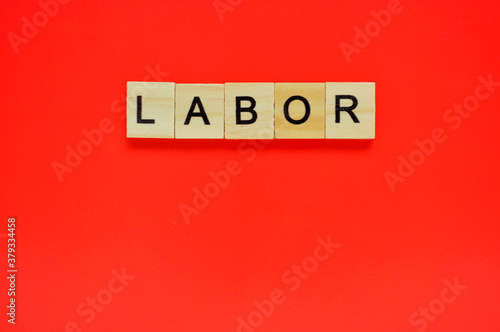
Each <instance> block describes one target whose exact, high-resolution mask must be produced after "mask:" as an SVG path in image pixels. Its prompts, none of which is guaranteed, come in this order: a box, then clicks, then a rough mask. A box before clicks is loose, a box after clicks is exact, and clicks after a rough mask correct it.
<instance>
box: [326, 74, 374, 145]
mask: <svg viewBox="0 0 500 332" xmlns="http://www.w3.org/2000/svg"><path fill="white" fill-rule="evenodd" d="M338 96H353V97H355V98H356V100H357V106H356V108H355V109H353V110H352V113H353V114H354V115H355V116H356V118H357V120H358V121H359V123H356V122H355V121H354V119H353V117H352V116H351V115H350V114H349V113H348V112H345V111H340V112H338V113H339V114H336V113H337V112H336V107H338V106H340V107H341V108H345V107H349V106H351V105H352V104H353V101H352V100H351V99H347V98H345V99H342V98H340V100H339V101H337V99H338ZM336 120H338V121H339V122H338V123H337V122H336ZM326 138H340V139H342V138H343V139H347V138H359V139H373V138H375V83H326Z"/></svg>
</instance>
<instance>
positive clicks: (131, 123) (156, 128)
mask: <svg viewBox="0 0 500 332" xmlns="http://www.w3.org/2000/svg"><path fill="white" fill-rule="evenodd" d="M138 96H140V99H141V101H142V102H141V104H142V119H147V120H154V123H138V121H137V112H138V109H137V99H138V98H137V97H138ZM174 96H175V83H165V82H127V137H140V138H174V110H175V109H174V105H175V103H174ZM149 122H151V121H149Z"/></svg>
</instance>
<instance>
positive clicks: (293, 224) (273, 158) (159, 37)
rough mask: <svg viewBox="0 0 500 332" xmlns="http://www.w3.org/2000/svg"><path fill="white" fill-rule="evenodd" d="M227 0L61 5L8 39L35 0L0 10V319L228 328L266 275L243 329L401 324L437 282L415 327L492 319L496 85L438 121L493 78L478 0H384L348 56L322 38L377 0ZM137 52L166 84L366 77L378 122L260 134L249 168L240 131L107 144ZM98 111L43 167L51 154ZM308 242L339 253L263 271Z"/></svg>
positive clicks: (58, 326)
mask: <svg viewBox="0 0 500 332" xmlns="http://www.w3.org/2000/svg"><path fill="white" fill-rule="evenodd" d="M236 2H237V1H234V0H233V4H235V5H234V6H231V7H232V11H227V12H225V13H224V20H221V19H220V18H219V16H218V15H217V12H216V10H215V9H214V6H213V4H212V1H211V0H207V1H192V0H185V1H176V2H172V1H154V2H144V1H121V2H119V4H118V2H114V1H113V2H111V3H107V2H88V1H77V0H74V1H71V2H69V3H68V4H64V5H59V12H58V13H57V14H56V15H55V16H54V17H51V18H50V19H49V21H48V23H47V24H46V25H43V26H42V27H40V28H38V33H37V34H36V36H34V37H33V38H28V42H27V43H25V44H21V45H19V46H18V52H17V53H16V52H15V50H14V47H13V46H12V45H11V42H10V41H9V38H8V34H9V33H10V32H12V33H15V34H17V35H20V36H21V35H22V27H23V24H24V23H23V21H22V18H23V17H26V18H28V20H30V21H33V15H35V14H36V13H37V12H39V11H40V10H41V7H40V5H39V4H38V3H37V1H33V0H29V1H21V2H16V1H11V2H5V1H4V2H3V3H2V4H1V5H0V6H1V7H0V8H1V12H2V13H4V14H3V18H2V21H1V23H0V26H1V31H2V33H3V35H4V36H5V37H4V38H3V39H2V42H1V43H0V44H1V54H0V57H1V58H0V59H1V60H2V66H1V73H2V77H3V83H2V91H3V93H2V108H3V110H2V121H1V122H0V142H1V145H2V152H3V153H2V162H1V164H0V167H1V168H0V171H1V174H2V176H1V180H0V181H1V190H0V209H1V210H0V212H1V214H0V215H1V218H2V222H1V223H0V241H1V243H0V246H1V248H2V251H4V252H6V250H7V245H6V243H7V238H6V237H5V235H6V233H7V218H8V217H10V216H14V217H16V218H17V252H16V255H17V264H18V269H19V272H18V276H17V296H16V298H17V324H16V325H15V326H11V324H8V323H7V322H6V320H7V317H6V315H5V313H6V307H5V306H6V305H7V303H8V302H7V301H8V297H7V288H8V285H7V282H6V280H5V279H4V281H3V282H2V283H1V287H2V289H1V290H0V293H1V294H2V296H1V298H2V300H1V301H2V302H1V303H3V304H2V306H1V307H2V308H4V309H2V312H1V316H0V317H3V318H2V321H1V322H0V326H1V330H18V331H65V326H66V324H67V323H68V322H70V321H74V322H76V323H77V324H78V325H79V326H80V328H81V329H82V331H236V330H237V325H238V323H237V321H236V319H237V317H238V316H241V317H245V318H246V317H248V315H249V314H250V313H251V312H252V311H254V310H256V309H255V306H254V305H253V304H252V302H253V301H255V300H257V301H263V300H265V299H269V294H270V292H271V291H272V290H273V289H275V288H279V289H282V290H283V291H284V293H285V295H286V297H287V299H286V301H285V303H283V304H281V305H278V306H276V308H275V311H274V313H273V314H272V315H271V316H270V317H269V318H265V320H264V322H263V324H262V325H261V326H259V327H258V328H256V329H255V331H385V332H387V331H395V332H401V331H408V332H409V331H417V330H418V327H415V326H411V325H410V323H409V317H410V315H412V313H414V312H415V311H417V310H418V309H419V308H420V307H426V306H429V303H431V302H432V301H433V300H434V299H437V298H439V297H440V294H441V290H442V289H443V288H445V280H450V281H453V280H454V279H455V278H457V279H458V281H459V283H460V284H464V285H467V286H468V287H467V289H466V290H464V291H463V293H462V294H461V295H460V296H459V297H457V299H456V301H454V302H453V303H450V304H446V308H445V310H444V312H443V313H442V314H440V315H438V316H437V317H436V318H435V321H433V322H429V323H428V327H427V330H428V331H498V330H499V327H500V320H499V318H498V317H499V309H500V306H499V303H498V299H499V298H500V286H499V285H498V280H500V265H499V258H500V251H499V246H498V238H499V230H500V227H499V226H498V222H499V208H498V203H499V202H498V184H499V172H498V166H499V157H498V144H499V143H500V140H499V137H500V136H499V135H498V125H497V124H498V121H499V120H500V115H499V112H498V109H499V106H500V88H497V90H496V91H495V92H492V93H491V95H490V96H489V98H487V99H486V100H484V101H481V102H480V105H479V108H478V109H477V110H476V111H475V112H473V113H471V115H470V117H468V118H466V119H464V120H463V123H462V124H461V126H460V127H459V128H458V129H456V130H454V129H453V128H452V127H451V124H450V123H446V122H445V121H444V120H443V115H444V114H445V112H446V111H447V109H448V108H450V107H452V106H453V104H455V103H457V104H461V103H462V102H463V101H464V99H465V98H466V97H467V96H470V95H473V94H474V91H475V88H476V86H477V85H478V84H479V81H478V77H480V76H483V77H488V75H490V74H492V77H493V80H495V81H500V70H499V69H500V65H499V62H498V53H499V43H498V40H499V31H500V30H499V27H500V26H499V20H498V11H499V9H500V6H499V4H498V2H497V1H480V2H460V1H453V2H451V1H446V2H436V1H432V2H431V1H409V0H408V1H402V2H401V5H402V7H403V10H402V12H401V13H400V14H397V15H393V16H392V21H391V22H390V24H389V25H388V26H387V27H384V28H382V29H381V31H380V33H379V34H377V35H376V36H374V37H373V38H371V42H370V44H369V45H368V46H367V47H365V48H363V49H361V51H360V52H359V54H353V55H352V57H351V60H352V61H351V62H350V63H348V61H346V58H345V57H344V55H343V54H342V51H341V49H340V47H339V45H340V43H342V42H346V43H349V44H351V45H354V36H355V30H354V28H355V27H356V26H359V27H361V28H364V27H365V25H366V24H367V23H368V22H370V21H372V20H373V18H372V16H371V14H370V12H371V11H372V10H373V11H380V10H382V9H385V8H387V1H357V2H354V1H348V2H342V3H340V2H334V1H311V2H310V1H277V0H270V1H265V2H262V1H249V0H245V1H242V2H241V4H237V3H236ZM157 66H158V67H159V69H160V70H161V71H162V72H168V73H169V74H168V76H163V79H162V80H163V81H170V82H177V83H224V82H326V81H333V82H344V81H346V82H351V81H352V82H376V87H377V91H376V100H377V116H376V118H377V127H376V134H377V137H376V139H375V140H373V141H344V140H339V141H335V140H280V141H277V140H275V141H272V142H270V143H269V144H267V145H265V148H264V149H263V150H262V151H258V152H257V153H256V157H255V159H254V160H251V161H247V160H246V158H248V157H249V155H244V154H242V153H240V152H238V147H240V146H241V144H246V143H244V142H243V141H230V140H191V141H190V140H148V139H127V138H126V137H125V135H126V130H125V120H124V119H123V117H122V115H123V114H124V113H123V112H122V111H123V107H124V99H123V98H124V94H125V91H126V82H127V81H143V80H152V79H147V78H146V75H148V70H147V68H148V67H150V68H156V67H157ZM106 118H107V119H110V120H111V122H112V123H113V125H114V127H113V128H114V130H113V131H112V132H111V133H109V134H105V135H104V138H103V141H102V143H101V144H99V145H98V146H95V147H94V148H93V151H92V153H90V154H89V155H88V156H85V157H83V158H82V161H81V162H80V163H79V165H78V166H77V167H74V168H72V169H73V171H72V172H71V173H64V174H63V175H62V181H59V180H58V177H57V175H56V172H55V171H54V169H53V163H54V162H59V163H61V164H63V163H65V158H66V154H67V150H66V147H67V146H69V147H71V148H76V147H77V145H78V144H80V143H81V142H82V141H84V140H85V136H84V134H83V133H82V131H83V130H92V129H95V128H98V127H99V123H100V122H101V121H102V120H103V119H106ZM435 128H442V129H443V130H444V131H445V133H446V135H447V139H446V141H445V142H444V143H442V144H438V145H437V146H436V149H435V152H434V153H433V154H432V155H430V156H429V157H427V158H426V159H425V162H424V163H423V164H422V165H421V166H419V167H416V169H415V170H414V172H413V174H411V175H410V176H408V177H407V178H405V181H404V182H403V183H397V184H396V185H395V191H392V190H391V188H390V186H389V185H388V183H387V181H386V179H385V177H384V174H385V172H387V171H390V172H393V173H396V174H397V172H398V171H397V169H398V165H399V160H398V158H399V156H400V155H401V156H403V157H404V158H408V156H409V155H410V154H411V153H412V152H413V151H415V149H416V145H415V142H414V141H415V139H420V140H422V139H426V138H429V137H431V133H432V131H433V130H434V129H435ZM247 148H248V147H247ZM230 160H236V161H237V162H238V164H239V166H240V167H241V174H239V175H236V176H232V177H231V180H230V184H229V185H228V186H227V187H226V188H222V189H221V190H220V194H219V195H217V197H215V198H213V199H210V201H209V204H208V206H207V207H206V208H204V209H202V210H201V211H200V212H199V214H198V215H194V216H192V217H191V223H190V224H187V223H186V222H185V220H184V219H183V217H182V214H181V213H180V211H179V205H180V204H182V203H184V204H189V205H192V199H193V196H194V192H193V190H194V189H195V188H198V189H200V190H203V188H204V187H205V186H206V185H207V184H208V183H210V182H211V181H212V179H211V177H210V172H219V171H221V170H223V169H224V168H225V167H226V165H227V163H228V162H229V161H230ZM327 236H330V237H331V239H332V241H334V242H337V243H339V244H340V247H339V248H338V249H336V250H335V252H334V254H333V255H332V256H331V257H330V258H329V259H328V260H326V261H325V262H321V263H320V264H319V267H318V269H317V270H316V271H315V272H314V273H312V274H311V276H310V277H309V278H308V279H306V280H304V281H303V282H302V283H301V285H300V287H299V288H298V289H297V290H296V291H294V292H292V291H290V288H289V285H286V284H284V283H283V281H282V275H283V274H284V273H285V272H286V271H287V270H289V269H291V268H292V266H293V265H294V264H300V263H301V262H302V261H303V259H304V258H306V257H308V256H312V255H313V252H314V249H315V247H316V244H317V243H316V239H317V238H318V237H321V238H324V239H326V238H327ZM5 256H6V254H5ZM2 257H4V256H3V255H2ZM2 266H3V268H2V269H3V270H4V271H5V270H6V269H7V262H6V257H5V259H2ZM122 268H125V270H126V272H127V274H129V275H133V276H135V279H134V280H132V281H130V282H129V284H128V285H127V286H126V287H125V288H124V290H123V291H122V292H121V293H119V294H116V295H114V297H113V299H112V301H111V303H109V304H107V305H106V306H105V307H104V309H103V310H102V311H101V312H97V313H96V316H95V319H93V320H92V321H91V322H89V323H86V322H85V321H84V317H82V316H81V315H78V314H77V312H76V309H77V307H78V306H79V305H80V304H81V303H84V302H86V299H87V297H95V296H96V294H98V292H99V291H101V290H103V289H106V288H107V285H108V282H109V281H110V280H111V279H112V278H113V274H112V271H113V270H116V271H121V270H122ZM3 310H5V312H3Z"/></svg>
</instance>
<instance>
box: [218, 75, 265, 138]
mask: <svg viewBox="0 0 500 332" xmlns="http://www.w3.org/2000/svg"><path fill="white" fill-rule="evenodd" d="M225 92H226V96H225V104H226V108H225V138H230V139H272V138H274V83H226V84H225Z"/></svg>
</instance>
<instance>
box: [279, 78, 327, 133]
mask: <svg viewBox="0 0 500 332" xmlns="http://www.w3.org/2000/svg"><path fill="white" fill-rule="evenodd" d="M274 91H275V92H274V102H275V112H274V125H275V128H274V136H275V137H276V138H325V83H276V84H275V90H274Z"/></svg>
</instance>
